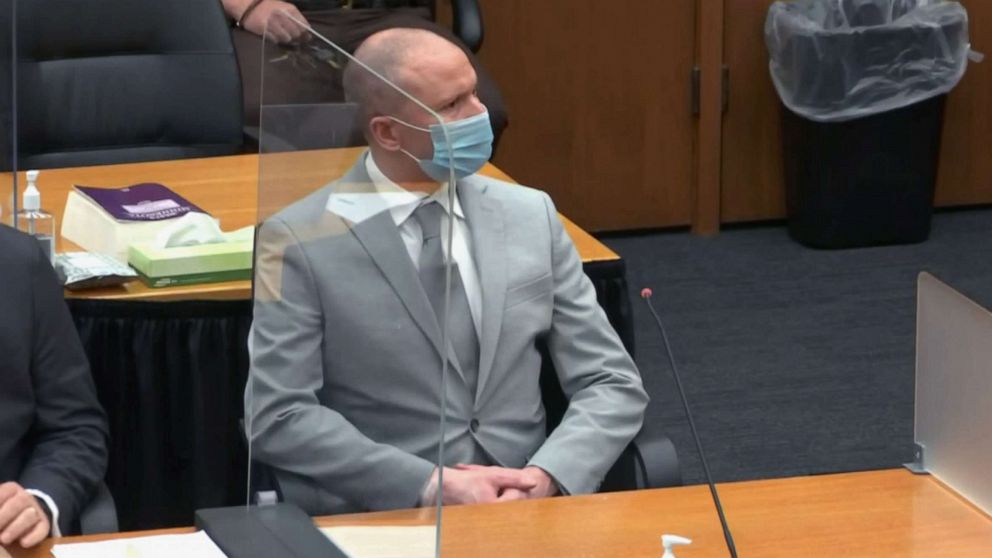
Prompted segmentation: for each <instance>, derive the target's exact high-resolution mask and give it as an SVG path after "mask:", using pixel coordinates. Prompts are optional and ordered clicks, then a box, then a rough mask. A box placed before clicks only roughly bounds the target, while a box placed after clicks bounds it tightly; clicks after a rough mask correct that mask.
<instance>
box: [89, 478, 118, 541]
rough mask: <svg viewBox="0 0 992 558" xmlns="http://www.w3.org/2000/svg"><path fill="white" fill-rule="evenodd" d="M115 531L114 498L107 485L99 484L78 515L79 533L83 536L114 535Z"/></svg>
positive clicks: (116, 528)
mask: <svg viewBox="0 0 992 558" xmlns="http://www.w3.org/2000/svg"><path fill="white" fill-rule="evenodd" d="M117 530H118V526H117V507H116V506H115V505H114V497H113V496H112V495H111V494H110V489H109V488H107V485H106V484H105V483H102V482H101V483H100V486H99V487H98V488H97V491H96V494H94V495H93V499H92V500H90V503H89V504H88V505H87V506H86V507H85V508H83V512H82V513H81V514H80V515H79V531H80V533H82V534H83V535H97V534H100V533H116V532H117Z"/></svg>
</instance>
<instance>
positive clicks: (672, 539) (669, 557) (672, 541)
mask: <svg viewBox="0 0 992 558" xmlns="http://www.w3.org/2000/svg"><path fill="white" fill-rule="evenodd" d="M679 544H692V541H691V540H690V539H687V538H685V537H680V536H678V535H662V537H661V546H662V547H664V549H665V553H664V554H663V555H662V556H661V558H675V551H674V550H672V547H673V546H675V545H679Z"/></svg>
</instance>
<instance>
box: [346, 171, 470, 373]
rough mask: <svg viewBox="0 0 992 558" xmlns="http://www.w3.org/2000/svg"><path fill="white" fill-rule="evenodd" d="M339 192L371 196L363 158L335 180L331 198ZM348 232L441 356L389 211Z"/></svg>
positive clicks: (437, 336) (420, 289)
mask: <svg viewBox="0 0 992 558" xmlns="http://www.w3.org/2000/svg"><path fill="white" fill-rule="evenodd" d="M366 156H367V155H366ZM341 190H344V191H347V192H348V193H355V194H362V193H363V192H364V193H367V194H368V195H370V196H373V195H375V187H374V186H373V185H372V180H371V179H370V178H369V176H368V173H367V172H366V171H365V157H362V158H361V159H359V161H358V163H356V164H355V166H354V167H352V169H351V170H350V171H349V172H348V173H347V174H346V175H345V176H344V177H342V178H341V179H340V180H339V181H338V183H337V184H336V185H335V187H334V188H333V189H332V193H331V195H332V196H333V195H335V193H337V192H339V191H341ZM351 231H352V234H354V235H355V238H357V239H358V241H359V242H360V243H361V244H362V247H364V248H365V251H366V252H368V254H369V256H370V257H371V258H372V260H373V261H374V262H375V264H376V266H377V267H378V268H379V270H380V271H381V272H382V274H383V275H384V276H385V277H386V280H387V281H389V284H390V285H391V286H392V287H393V290H394V291H396V294H397V296H399V298H400V300H401V301H402V302H403V305H404V306H405V307H406V309H407V311H408V312H409V313H410V315H411V316H412V317H413V320H414V321H415V322H416V323H417V325H418V326H419V327H420V329H421V330H422V331H423V332H424V335H426V336H427V338H428V339H430V341H431V344H432V345H434V348H435V350H437V353H438V356H439V357H440V356H441V355H442V354H443V352H442V351H441V330H440V327H439V326H438V322H437V319H436V318H435V317H434V310H433V309H432V308H431V304H430V301H429V300H428V299H427V295H426V294H425V293H424V289H423V287H421V286H420V278H419V277H418V276H417V271H416V268H414V266H413V264H412V263H411V262H410V254H409V252H407V250H406V246H404V245H403V240H402V239H401V238H400V235H399V231H397V229H396V224H395V223H394V222H393V219H392V216H391V215H390V213H389V211H388V210H386V211H380V212H378V213H376V214H375V215H374V216H372V217H370V218H368V219H365V220H364V221H362V222H359V223H352V225H351ZM456 368H457V365H456Z"/></svg>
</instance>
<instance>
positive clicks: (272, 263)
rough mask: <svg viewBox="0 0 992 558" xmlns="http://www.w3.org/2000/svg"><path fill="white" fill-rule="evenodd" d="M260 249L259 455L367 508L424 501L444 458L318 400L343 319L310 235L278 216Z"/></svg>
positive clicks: (248, 403)
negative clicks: (319, 272)
mask: <svg viewBox="0 0 992 558" xmlns="http://www.w3.org/2000/svg"><path fill="white" fill-rule="evenodd" d="M258 254H259V256H258V260H257V262H256V277H255V307H254V321H253V323H252V331H251V338H250V353H251V374H250V376H249V379H248V386H247V388H246V390H245V408H246V409H247V412H246V419H249V420H246V427H247V429H248V435H249V437H250V439H252V441H253V452H255V455H256V456H257V459H259V460H261V461H262V462H265V463H267V464H269V465H272V466H274V467H277V468H279V469H282V470H284V471H288V472H290V473H294V474H296V475H302V476H304V477H308V478H310V479H313V480H315V481H316V482H317V483H318V484H319V485H321V486H323V487H326V488H327V489H329V490H332V491H333V492H334V493H335V494H339V495H342V496H343V497H345V498H346V499H347V500H349V501H350V502H352V503H353V504H356V505H357V506H360V507H362V508H365V509H369V510H378V509H393V508H403V507H414V506H416V505H417V503H418V502H419V500H420V493H421V491H422V490H423V488H424V486H425V485H426V483H427V481H428V479H429V478H430V476H431V473H432V472H433V471H434V464H433V463H431V462H430V461H427V460H425V459H422V458H420V457H417V456H415V455H412V454H409V453H407V452H404V451H402V450H400V449H398V448H396V447H395V446H391V445H388V444H382V443H377V442H375V441H373V440H371V439H370V438H368V437H367V436H365V435H364V434H363V433H362V432H361V431H359V430H358V429H357V428H355V426H354V425H353V424H351V423H350V422H348V420H347V419H346V418H345V417H344V416H343V415H341V414H340V413H339V412H337V411H335V410H333V409H331V408H328V407H326V406H324V405H323V404H322V403H321V401H320V400H319V399H318V392H319V391H320V390H321V389H322V387H323V384H324V374H325V373H327V371H325V370H324V368H323V358H322V344H323V336H324V327H323V323H324V320H325V319H333V317H327V316H324V315H323V312H322V310H321V304H320V297H319V291H318V279H317V278H316V277H315V276H314V274H313V269H312V268H311V266H310V263H309V261H308V260H307V256H306V253H305V251H304V250H303V249H302V245H301V242H300V241H299V239H297V238H295V237H294V235H293V231H291V230H290V229H289V227H287V226H286V224H284V223H282V222H280V221H278V220H277V219H269V220H268V221H267V222H266V223H265V224H263V226H262V228H261V230H260V233H259V240H258ZM321 263H322V264H324V265H333V262H331V263H330V264H328V262H321ZM384 389H388V388H387V387H384Z"/></svg>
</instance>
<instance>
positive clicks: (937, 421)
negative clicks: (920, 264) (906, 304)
mask: <svg viewBox="0 0 992 558" xmlns="http://www.w3.org/2000/svg"><path fill="white" fill-rule="evenodd" d="M918 287H919V291H918V295H917V297H918V298H917V316H916V335H917V340H916V424H915V432H916V434H915V439H916V443H917V463H916V465H917V466H918V468H919V469H921V470H924V471H926V472H929V473H930V474H932V475H934V476H935V477H937V478H938V479H940V480H941V481H942V482H943V483H944V484H946V485H947V486H949V487H951V488H952V489H954V490H955V491H957V492H958V493H959V494H961V496H963V497H964V498H966V499H968V500H969V501H971V502H972V503H973V504H975V505H976V506H978V507H979V508H981V509H982V510H984V511H985V512H986V513H992V483H990V482H989V464H990V463H992V430H990V428H989V425H992V404H990V401H992V313H990V312H989V311H988V310H986V309H985V308H983V307H982V306H980V305H979V304H977V303H976V302H974V301H972V300H970V299H969V298H967V297H966V296H964V295H962V294H961V293H959V292H957V291H956V290H954V289H953V288H951V287H950V286H948V285H946V284H945V283H943V282H941V281H940V280H939V279H937V278H936V277H934V276H933V275H930V274H929V273H921V274H920V276H919V280H918Z"/></svg>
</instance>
